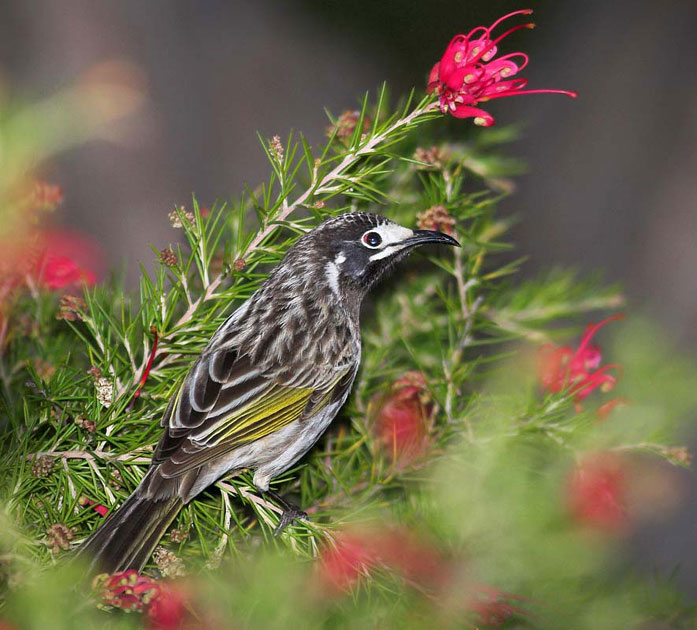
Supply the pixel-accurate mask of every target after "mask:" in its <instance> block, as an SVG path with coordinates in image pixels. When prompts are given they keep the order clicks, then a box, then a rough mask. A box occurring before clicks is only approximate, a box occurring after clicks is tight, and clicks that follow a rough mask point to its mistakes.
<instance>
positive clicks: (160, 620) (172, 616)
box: [147, 583, 207, 630]
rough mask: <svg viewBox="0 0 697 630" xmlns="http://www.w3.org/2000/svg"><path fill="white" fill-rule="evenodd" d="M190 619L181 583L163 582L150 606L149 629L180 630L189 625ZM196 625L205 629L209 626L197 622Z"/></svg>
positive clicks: (185, 595)
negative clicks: (177, 584)
mask: <svg viewBox="0 0 697 630" xmlns="http://www.w3.org/2000/svg"><path fill="white" fill-rule="evenodd" d="M188 621H189V614H188V610H187V594H186V591H185V590H184V589H183V588H182V586H181V585H179V586H174V585H172V584H164V583H161V584H160V592H159V593H158V595H157V597H155V598H154V599H153V600H152V602H151V603H150V606H149V608H148V623H147V627H148V629H149V630H180V629H182V628H184V627H185V625H187V623H188ZM190 627H191V626H190ZM194 627H196V628H201V629H203V628H204V627H207V626H206V625H205V624H204V623H197V624H195V625H194Z"/></svg>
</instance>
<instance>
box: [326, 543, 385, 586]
mask: <svg viewBox="0 0 697 630" xmlns="http://www.w3.org/2000/svg"><path fill="white" fill-rule="evenodd" d="M372 547H373V546H372V544H371V543H370V539H369V538H368V537H366V536H364V535H359V534H357V533H349V532H343V533H341V534H339V536H337V538H336V540H335V541H334V544H333V545H332V546H327V547H325V548H324V550H323V552H322V555H321V557H320V564H319V572H320V578H321V581H322V583H323V585H324V586H325V587H328V588H329V590H331V591H334V592H341V591H346V590H348V589H350V588H351V587H352V586H354V585H355V584H356V583H357V582H358V580H359V579H360V577H361V576H362V575H366V574H367V573H368V570H369V568H370V567H371V566H372V565H373V564H374V563H375V556H374V551H373V550H372Z"/></svg>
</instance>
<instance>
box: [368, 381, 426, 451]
mask: <svg viewBox="0 0 697 630" xmlns="http://www.w3.org/2000/svg"><path fill="white" fill-rule="evenodd" d="M375 405H376V406H377V409H376V410H375V411H373V410H372V409H371V412H370V415H371V416H372V423H373V432H374V433H375V436H376V438H377V441H378V444H379V445H380V448H381V449H382V450H383V451H384V452H385V454H386V455H387V456H388V457H390V458H391V459H392V461H394V462H398V463H401V464H407V463H409V462H411V461H413V460H414V459H416V458H418V457H420V456H421V455H423V454H424V452H425V451H426V448H427V446H428V431H427V422H428V419H429V417H430V415H431V411H432V409H433V404H432V403H431V402H430V399H429V395H428V392H427V390H426V381H425V379H424V376H423V374H421V372H407V373H406V374H405V375H404V376H403V377H402V378H400V379H398V380H396V381H395V382H394V383H393V384H392V388H391V391H390V392H388V393H387V394H383V395H380V396H379V397H378V398H377V399H375V400H374V401H373V403H372V404H371V407H373V408H374V407H375Z"/></svg>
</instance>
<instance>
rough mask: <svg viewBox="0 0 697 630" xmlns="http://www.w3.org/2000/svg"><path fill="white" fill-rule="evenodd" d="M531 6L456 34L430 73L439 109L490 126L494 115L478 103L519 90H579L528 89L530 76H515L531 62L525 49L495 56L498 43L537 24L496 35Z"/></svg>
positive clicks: (564, 92) (557, 91)
mask: <svg viewBox="0 0 697 630" xmlns="http://www.w3.org/2000/svg"><path fill="white" fill-rule="evenodd" d="M531 13H532V10H531V9H524V10H522V11H514V12H513V13H509V14H508V15H504V16H503V17H501V18H499V19H498V20H496V22H494V23H493V24H492V25H491V26H490V27H489V28H486V27H484V26H478V27H477V28H475V29H473V30H472V31H470V32H469V33H468V34H467V35H462V34H460V35H456V36H455V37H454V38H453V39H452V41H451V42H450V44H449V45H448V47H447V48H446V50H445V54H444V55H443V57H442V58H441V60H440V61H439V62H438V63H436V65H435V66H433V69H432V70H431V74H430V76H429V77H428V91H429V93H432V92H435V93H436V94H438V95H439V96H440V109H441V111H442V112H443V113H444V114H446V113H448V112H450V113H451V114H452V115H453V116H455V117H456V118H474V123H475V124H476V125H481V126H483V127H490V126H491V125H493V124H494V118H493V117H492V116H491V114H489V113H488V112H486V111H484V110H483V109H479V108H477V107H475V105H477V104H479V103H483V102H486V101H490V100H492V99H495V98H504V97H506V96H515V95H517V94H540V93H552V94H566V95H567V96H571V97H573V98H576V96H577V94H576V92H569V91H568V90H525V89H523V88H524V87H525V86H526V85H527V83H528V81H527V79H523V78H518V79H512V78H511V77H513V76H514V75H516V74H517V73H518V72H520V71H521V70H522V69H523V68H525V66H527V65H528V56H527V55H526V54H525V53H522V52H516V53H510V54H508V55H503V56H502V57H498V58H496V59H495V57H496V53H497V50H498V49H497V45H498V43H499V42H500V41H501V40H502V39H504V38H505V37H507V36H508V35H510V34H511V33H513V32H515V31H517V30H520V29H521V28H534V27H535V25H534V24H520V25H518V26H514V27H513V28H511V29H509V30H507V31H506V32H505V33H503V34H502V35H499V36H498V37H496V38H495V39H494V38H493V35H492V31H493V30H494V29H495V28H496V27H497V26H498V25H499V24H501V22H503V21H504V20H507V19H508V18H509V17H511V16H514V15H529V14H531Z"/></svg>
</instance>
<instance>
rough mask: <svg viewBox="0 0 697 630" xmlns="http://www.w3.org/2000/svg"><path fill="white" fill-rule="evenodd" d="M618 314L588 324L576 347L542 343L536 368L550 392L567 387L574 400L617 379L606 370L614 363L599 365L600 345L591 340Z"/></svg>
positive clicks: (612, 366)
mask: <svg viewBox="0 0 697 630" xmlns="http://www.w3.org/2000/svg"><path fill="white" fill-rule="evenodd" d="M622 317H624V315H622V314H619V315H613V316H612V317H608V318H607V319H604V320H603V321H601V322H598V323H597V324H589V325H588V326H587V327H586V330H585V332H584V333H583V336H582V337H581V343H580V344H579V346H578V348H577V349H576V350H574V349H573V348H571V347H570V346H554V345H552V344H545V345H544V346H542V348H540V352H539V357H538V359H539V366H538V367H539V377H540V381H541V382H542V385H543V387H544V388H545V389H546V390H547V391H548V392H552V393H556V392H560V391H563V390H568V391H569V394H570V395H571V396H573V398H574V400H575V401H576V402H577V403H578V402H580V401H581V400H583V399H584V398H586V397H587V396H588V395H589V394H590V393H591V392H593V391H594V390H595V389H597V388H600V389H601V390H602V391H609V390H611V389H612V388H613V387H614V386H615V383H616V382H617V377H616V376H614V375H613V374H611V373H610V372H611V371H612V370H614V369H620V366H619V364H617V363H609V364H608V365H605V366H603V367H599V366H600V361H601V360H602V355H601V352H600V348H599V347H598V346H597V345H595V344H591V339H593V336H594V335H595V333H596V332H598V330H599V329H600V328H601V327H602V326H604V325H605V324H607V323H608V322H611V321H613V320H616V319H621V318H622Z"/></svg>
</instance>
